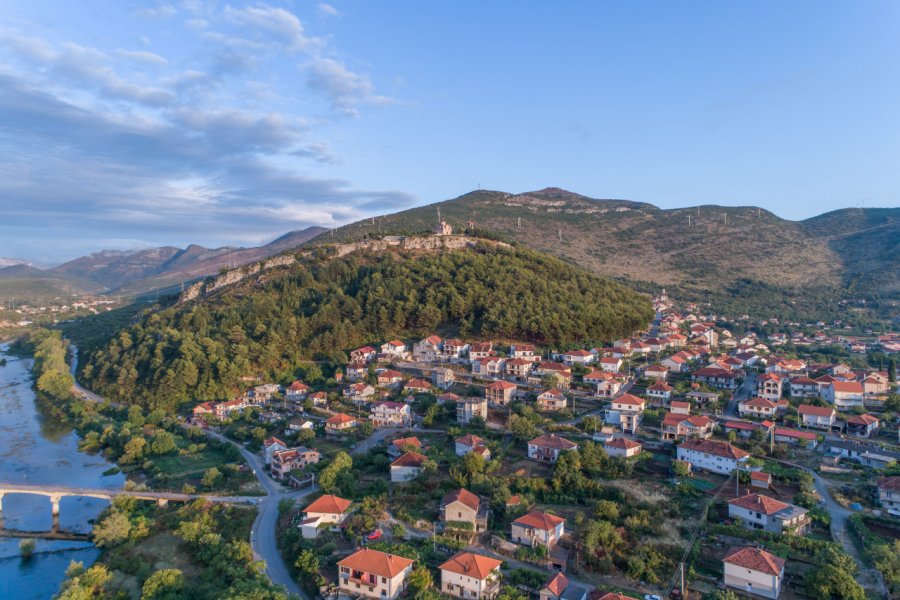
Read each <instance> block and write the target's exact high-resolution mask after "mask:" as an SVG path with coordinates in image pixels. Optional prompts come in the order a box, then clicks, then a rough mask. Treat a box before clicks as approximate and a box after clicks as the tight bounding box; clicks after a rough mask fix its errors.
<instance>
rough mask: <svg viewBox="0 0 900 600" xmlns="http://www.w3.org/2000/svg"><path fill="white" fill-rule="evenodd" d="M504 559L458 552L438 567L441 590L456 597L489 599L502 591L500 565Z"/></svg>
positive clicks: (478, 599) (477, 599) (476, 599)
mask: <svg viewBox="0 0 900 600" xmlns="http://www.w3.org/2000/svg"><path fill="white" fill-rule="evenodd" d="M501 564H503V561H500V560H497V559H496V558H491V557H489V556H482V555H480V554H474V553H472V552H457V553H456V554H454V555H453V556H452V557H450V559H449V560H448V561H447V562H445V563H443V564H442V565H441V566H439V567H438V569H440V571H441V592H442V593H444V594H447V595H448V596H452V597H454V598H465V599H466V600H468V599H470V598H474V599H475V600H480V599H482V598H486V599H488V600H490V599H492V598H495V597H496V596H497V595H498V594H499V593H500V579H501V576H500V565H501Z"/></svg>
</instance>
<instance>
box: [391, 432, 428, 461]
mask: <svg viewBox="0 0 900 600" xmlns="http://www.w3.org/2000/svg"><path fill="white" fill-rule="evenodd" d="M410 450H412V451H414V452H419V451H420V450H422V442H421V440H419V438H417V437H405V438H398V439H396V440H394V441H392V442H391V445H390V446H388V449H387V452H388V456H389V457H391V458H399V457H400V455H402V454H403V453H404V452H409V451H410Z"/></svg>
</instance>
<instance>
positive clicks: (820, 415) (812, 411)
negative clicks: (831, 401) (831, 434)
mask: <svg viewBox="0 0 900 600" xmlns="http://www.w3.org/2000/svg"><path fill="white" fill-rule="evenodd" d="M797 412H798V413H799V414H800V422H801V423H802V424H803V426H804V427H815V428H816V429H831V426H832V425H834V420H835V417H836V416H837V413H835V412H834V409H833V408H831V407H830V406H813V405H811V404H801V405H800V406H799V407H798V408H797Z"/></svg>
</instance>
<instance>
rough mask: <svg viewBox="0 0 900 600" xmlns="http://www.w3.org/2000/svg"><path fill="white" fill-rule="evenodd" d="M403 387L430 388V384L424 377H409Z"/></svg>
mask: <svg viewBox="0 0 900 600" xmlns="http://www.w3.org/2000/svg"><path fill="white" fill-rule="evenodd" d="M404 387H407V388H420V389H423V390H428V389H431V384H430V383H428V382H427V381H425V380H424V379H411V380H410V381H407V382H406V385H405V386H404Z"/></svg>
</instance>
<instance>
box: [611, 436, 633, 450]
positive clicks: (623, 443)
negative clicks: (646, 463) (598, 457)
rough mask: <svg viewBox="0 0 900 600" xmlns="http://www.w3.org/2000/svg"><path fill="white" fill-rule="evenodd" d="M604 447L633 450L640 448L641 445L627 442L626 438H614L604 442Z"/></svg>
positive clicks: (630, 441)
mask: <svg viewBox="0 0 900 600" xmlns="http://www.w3.org/2000/svg"><path fill="white" fill-rule="evenodd" d="M605 445H606V447H608V448H621V449H622V450H633V449H634V448H640V447H641V444H640V443H639V442H635V441H634V440H629V439H628V438H615V439H613V440H610V441H608V442H606V444H605Z"/></svg>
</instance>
